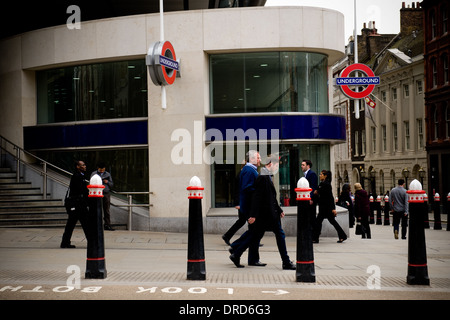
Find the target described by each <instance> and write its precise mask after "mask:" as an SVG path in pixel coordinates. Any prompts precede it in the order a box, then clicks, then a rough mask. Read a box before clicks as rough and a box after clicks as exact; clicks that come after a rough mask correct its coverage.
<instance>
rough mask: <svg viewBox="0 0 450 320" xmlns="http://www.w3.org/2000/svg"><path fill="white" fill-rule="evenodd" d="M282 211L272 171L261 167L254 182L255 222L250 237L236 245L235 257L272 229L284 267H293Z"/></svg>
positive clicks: (250, 230) (257, 242) (252, 206)
mask: <svg viewBox="0 0 450 320" xmlns="http://www.w3.org/2000/svg"><path fill="white" fill-rule="evenodd" d="M282 212H283V210H282V209H281V208H280V206H279V205H278V200H277V192H276V190H275V186H274V185H273V182H272V177H271V176H270V172H269V170H268V169H266V168H263V169H261V175H259V176H258V178H257V179H256V181H255V183H254V193H253V197H252V205H251V211H250V217H252V218H255V222H254V223H253V224H251V225H250V226H249V231H248V237H246V238H245V240H244V241H243V242H242V243H241V244H240V245H239V246H237V247H235V249H234V252H233V254H234V258H237V259H239V258H240V256H241V255H242V253H243V252H244V251H245V250H246V249H247V248H248V247H252V246H255V245H258V244H259V242H260V240H261V238H262V237H263V236H264V233H265V231H272V232H273V233H274V234H275V237H276V241H277V246H278V251H279V252H280V256H281V259H282V261H283V268H284V269H292V268H293V265H292V263H291V261H290V259H289V256H288V254H287V249H286V241H285V233H284V231H283V229H282V228H281V221H280V215H281V213H282ZM255 262H257V261H255ZM249 264H250V263H249Z"/></svg>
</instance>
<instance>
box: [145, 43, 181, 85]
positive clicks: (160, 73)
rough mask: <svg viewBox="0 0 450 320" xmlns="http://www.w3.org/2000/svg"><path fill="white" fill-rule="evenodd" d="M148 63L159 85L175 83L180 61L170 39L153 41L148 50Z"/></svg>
mask: <svg viewBox="0 0 450 320" xmlns="http://www.w3.org/2000/svg"><path fill="white" fill-rule="evenodd" d="M146 64H147V65H148V69H149V72H150V78H151V79H152V81H153V83H154V84H155V85H157V86H166V85H170V84H173V83H174V82H175V78H176V77H177V73H178V72H179V71H180V63H179V62H178V61H177V57H176V55H175V50H174V48H173V46H172V44H171V43H170V42H169V41H158V42H155V43H153V44H152V45H151V46H150V48H149V50H148V55H147V57H146Z"/></svg>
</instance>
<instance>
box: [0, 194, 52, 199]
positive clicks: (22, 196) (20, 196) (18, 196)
mask: <svg viewBox="0 0 450 320" xmlns="http://www.w3.org/2000/svg"><path fill="white" fill-rule="evenodd" d="M50 196H51V195H50V193H48V194H47V199H50ZM40 199H42V193H35V194H33V193H31V194H23V193H15V194H14V193H12V194H2V193H0V201H2V200H22V201H23V200H40Z"/></svg>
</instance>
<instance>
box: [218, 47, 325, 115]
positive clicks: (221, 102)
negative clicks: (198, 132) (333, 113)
mask: <svg viewBox="0 0 450 320" xmlns="http://www.w3.org/2000/svg"><path fill="white" fill-rule="evenodd" d="M327 66H328V58H327V57H326V56H325V55H322V54H318V53H307V52H257V53H233V54H217V55H211V57H210V81H211V85H210V88H211V113H213V114H214V113H215V114H217V113H247V112H248V113H250V112H328V88H327V81H328V73H327Z"/></svg>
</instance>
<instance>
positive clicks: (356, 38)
mask: <svg viewBox="0 0 450 320" xmlns="http://www.w3.org/2000/svg"><path fill="white" fill-rule="evenodd" d="M353 3H354V8H353V11H354V12H353V13H354V24H355V28H354V30H353V37H354V40H353V43H354V48H353V52H354V56H355V59H354V60H355V61H354V62H355V63H358V33H357V31H356V28H357V24H356V0H353ZM356 76H357V77H358V72H357V73H356ZM355 91H356V92H358V91H359V89H358V86H357V87H356V90H355ZM354 104H355V118H356V119H359V99H355V102H354Z"/></svg>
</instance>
